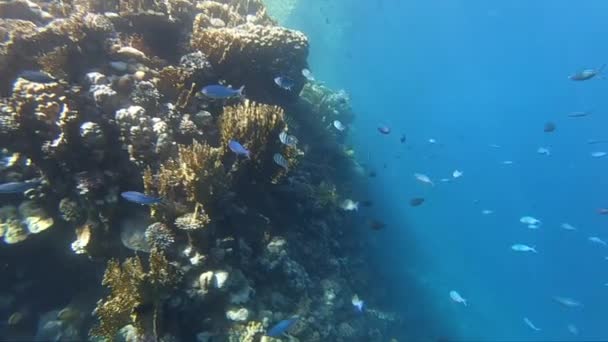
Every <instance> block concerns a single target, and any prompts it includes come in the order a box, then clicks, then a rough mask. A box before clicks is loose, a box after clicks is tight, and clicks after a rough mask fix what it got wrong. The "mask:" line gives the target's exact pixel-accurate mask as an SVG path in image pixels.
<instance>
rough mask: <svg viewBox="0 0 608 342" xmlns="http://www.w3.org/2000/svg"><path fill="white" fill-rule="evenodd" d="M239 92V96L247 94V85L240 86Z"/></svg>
mask: <svg viewBox="0 0 608 342" xmlns="http://www.w3.org/2000/svg"><path fill="white" fill-rule="evenodd" d="M237 93H238V94H239V96H245V85H244V84H243V85H242V86H241V87H240V88H239V90H238V91H237Z"/></svg>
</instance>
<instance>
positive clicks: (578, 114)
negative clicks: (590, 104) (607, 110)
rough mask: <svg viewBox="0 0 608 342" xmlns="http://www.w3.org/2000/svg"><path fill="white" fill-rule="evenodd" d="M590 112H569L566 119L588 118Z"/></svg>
mask: <svg viewBox="0 0 608 342" xmlns="http://www.w3.org/2000/svg"><path fill="white" fill-rule="evenodd" d="M589 114H591V112H570V113H568V117H570V118H582V117H585V116H588V115H589Z"/></svg>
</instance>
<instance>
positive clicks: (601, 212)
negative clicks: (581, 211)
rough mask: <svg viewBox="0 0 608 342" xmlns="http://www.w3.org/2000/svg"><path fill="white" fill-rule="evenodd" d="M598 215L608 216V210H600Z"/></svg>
mask: <svg viewBox="0 0 608 342" xmlns="http://www.w3.org/2000/svg"><path fill="white" fill-rule="evenodd" d="M597 213H598V214H600V215H608V208H599V209H598V210H597Z"/></svg>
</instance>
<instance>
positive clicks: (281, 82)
mask: <svg viewBox="0 0 608 342" xmlns="http://www.w3.org/2000/svg"><path fill="white" fill-rule="evenodd" d="M274 83H275V84H276V85H278V86H279V87H281V88H283V89H285V90H291V89H292V88H293V87H294V86H295V85H296V82H295V81H294V80H292V79H291V78H289V77H284V76H279V77H275V78H274Z"/></svg>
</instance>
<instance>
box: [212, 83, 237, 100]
mask: <svg viewBox="0 0 608 342" xmlns="http://www.w3.org/2000/svg"><path fill="white" fill-rule="evenodd" d="M243 90H245V86H242V87H240V88H239V89H232V88H230V87H226V86H223V85H220V84H212V85H208V86H206V87H203V89H202V90H201V93H203V95H205V96H207V97H209V98H212V99H228V98H231V97H235V96H243Z"/></svg>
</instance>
